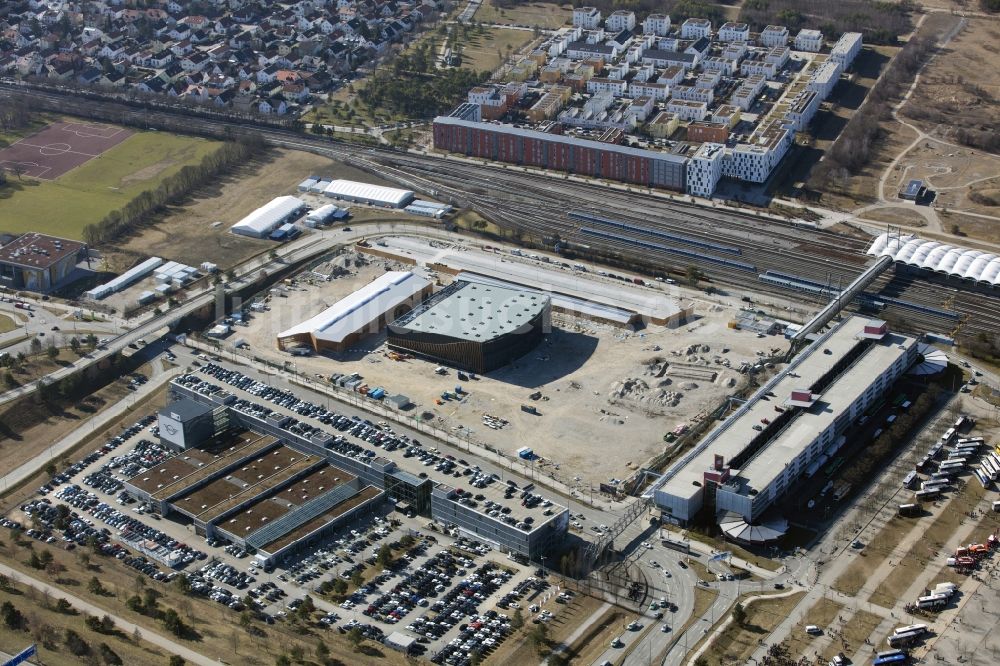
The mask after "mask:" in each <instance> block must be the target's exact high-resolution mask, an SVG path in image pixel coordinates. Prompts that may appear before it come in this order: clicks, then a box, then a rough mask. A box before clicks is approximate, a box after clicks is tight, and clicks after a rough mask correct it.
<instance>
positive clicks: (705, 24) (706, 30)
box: [681, 18, 712, 39]
mask: <svg viewBox="0 0 1000 666" xmlns="http://www.w3.org/2000/svg"><path fill="white" fill-rule="evenodd" d="M711 36H712V22H711V21H709V20H708V19H703V18H689V19H688V20H686V21H684V23H681V39H698V38H700V37H711Z"/></svg>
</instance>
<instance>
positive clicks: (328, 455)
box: [127, 374, 569, 562]
mask: <svg viewBox="0 0 1000 666" xmlns="http://www.w3.org/2000/svg"><path fill="white" fill-rule="evenodd" d="M171 392H172V394H173V396H174V397H175V398H178V399H190V400H192V401H194V402H197V403H200V404H204V405H208V406H214V407H215V408H216V409H215V410H214V411H215V412H218V411H219V408H221V410H222V411H223V412H225V414H226V417H227V418H226V419H225V420H221V419H218V418H217V419H216V423H221V424H224V427H225V428H226V429H225V430H224V431H218V432H215V433H214V434H213V435H212V436H211V437H208V438H207V439H206V440H205V441H204V442H201V443H199V444H197V445H194V446H190V445H189V447H188V448H187V449H186V450H184V451H182V452H181V453H178V454H177V455H176V456H174V457H172V458H169V459H167V460H166V461H164V462H163V463H161V464H160V465H158V466H156V467H154V468H152V469H150V470H147V471H146V472H143V473H141V474H139V475H137V476H135V477H133V478H132V479H130V480H129V482H128V485H127V490H128V491H129V492H130V493H131V494H133V495H134V496H136V497H138V498H140V499H142V500H144V501H147V502H151V503H152V504H153V505H154V506H155V507H156V508H157V509H158V510H159V511H160V512H161V513H162V514H165V515H166V514H170V513H174V514H176V515H178V516H183V517H184V519H185V520H190V521H191V522H192V523H193V525H194V528H195V530H196V532H198V533H200V534H204V535H205V536H206V537H215V538H221V539H224V540H226V541H230V542H232V543H236V544H238V545H240V546H244V547H252V548H255V549H256V550H257V553H258V555H257V557H258V559H260V560H262V561H265V562H275V561H279V560H281V559H282V558H283V557H284V556H285V555H287V554H290V553H292V552H293V551H295V550H297V549H299V548H301V547H303V546H304V545H308V544H310V543H312V542H315V541H317V540H319V539H321V538H323V537H324V535H325V534H327V533H329V532H331V531H334V530H338V529H340V528H341V527H342V526H343V525H344V524H345V523H347V522H349V521H350V520H353V519H354V518H355V517H356V516H358V515H359V514H372V513H377V512H385V511H387V510H388V509H389V507H390V505H396V506H397V507H398V506H399V505H400V504H405V505H406V506H407V507H408V508H412V509H413V510H414V511H416V512H418V513H422V514H424V515H428V516H430V517H432V518H433V519H434V520H436V521H438V522H440V523H441V524H442V525H444V526H446V527H449V528H456V529H458V530H460V531H463V532H465V533H467V534H470V535H473V536H475V537H476V538H478V539H482V540H486V541H488V542H490V543H492V544H493V545H494V546H495V547H496V548H498V549H500V550H503V551H504V552H510V553H517V554H521V555H525V556H528V557H533V558H537V557H540V556H542V555H544V554H546V553H547V552H548V551H549V550H550V549H551V548H553V547H555V546H557V545H558V544H559V543H560V542H561V541H562V539H563V538H564V537H565V534H566V531H567V529H568V527H569V510H568V509H566V508H565V507H561V506H558V505H556V504H554V503H552V502H551V501H550V500H546V499H544V498H541V497H539V496H538V495H537V494H535V493H532V492H530V491H529V490H528V489H516V488H515V487H514V486H512V485H508V484H504V483H501V482H500V481H499V480H497V479H496V478H486V476H485V475H483V474H482V473H480V472H478V471H477V470H476V469H475V468H473V467H471V466H468V465H464V466H463V467H462V469H461V471H459V470H458V469H456V463H454V462H452V461H447V460H446V459H445V458H444V456H437V455H435V456H433V459H434V460H436V461H438V463H437V467H430V466H429V465H430V464H431V463H430V462H429V460H427V459H424V460H422V459H421V458H420V457H417V456H413V455H412V453H411V451H410V450H407V451H396V450H392V451H389V450H386V447H384V448H383V449H382V450H379V451H378V452H377V453H376V449H375V447H373V446H370V445H369V444H368V443H367V442H365V441H364V440H358V441H357V442H355V441H352V439H349V436H348V435H347V434H337V433H336V431H334V432H330V431H327V430H325V429H323V428H321V427H319V426H322V425H323V424H322V423H321V422H319V421H316V422H315V423H312V422H311V421H312V418H311V417H308V416H301V415H299V416H293V414H296V412H293V411H291V410H290V409H286V408H282V407H279V406H277V405H269V406H268V408H267V410H266V411H265V410H264V409H258V408H255V407H254V406H253V405H252V404H251V402H250V399H252V398H250V396H249V395H247V396H244V395H241V393H240V390H239V389H236V388H232V387H230V386H227V385H226V384H224V383H220V382H218V381H216V380H214V378H212V377H210V376H208V375H201V374H198V375H186V376H183V377H181V378H178V379H176V380H174V381H173V382H172V383H171ZM260 407H263V406H262V405H261V406H260ZM164 411H166V412H169V413H172V414H173V413H176V411H171V410H169V408H168V409H167V410H164ZM188 411H189V412H190V413H191V414H197V413H198V412H197V410H188ZM407 454H409V455H407ZM456 476H457V477H458V478H461V479H462V483H461V484H454V482H448V481H446V479H447V478H449V477H450V478H452V479H454V478H455V477H456ZM453 484H454V485H453ZM458 485H461V486H462V488H467V490H463V489H462V488H458V487H456V486H458Z"/></svg>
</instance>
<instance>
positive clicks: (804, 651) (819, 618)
mask: <svg viewBox="0 0 1000 666" xmlns="http://www.w3.org/2000/svg"><path fill="white" fill-rule="evenodd" d="M841 609H843V606H842V605H841V604H838V603H837V602H836V601H833V600H832V599H827V598H826V597H822V598H820V599H818V600H817V601H816V603H814V604H813V605H812V606H811V607H810V608H809V610H807V611H806V612H805V615H803V617H802V619H801V620H799V622H798V623H796V625H795V626H794V627H792V630H791V633H790V634H789V637H788V639H787V640H785V644H786V645H787V646H788V653H789V656H791V657H792V658H793V659H794V658H796V657H798V656H799V655H805V656H808V655H809V653H811V652H812V651H813V649H812V648H811V647H810V645H811V644H812V643H814V642H815V641H816V640H817V637H815V636H811V635H810V634H807V633H806V625H809V624H815V625H816V626H817V627H819V628H820V629H822V630H823V633H825V634H829V633H830V630H831V625H832V624H833V621H834V620H835V619H836V618H837V615H838V614H839V613H840V611H841Z"/></svg>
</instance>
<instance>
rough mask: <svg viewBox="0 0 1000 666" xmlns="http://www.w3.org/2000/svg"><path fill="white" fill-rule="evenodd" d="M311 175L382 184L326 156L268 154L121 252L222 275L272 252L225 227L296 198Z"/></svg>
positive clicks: (197, 196) (207, 189)
mask: <svg viewBox="0 0 1000 666" xmlns="http://www.w3.org/2000/svg"><path fill="white" fill-rule="evenodd" d="M310 174H321V175H324V176H331V177H334V178H349V179H355V180H363V181H365V182H369V183H376V184H385V183H384V181H380V180H379V179H378V178H375V177H373V176H370V175H368V174H367V173H364V172H362V171H358V170H357V169H354V168H352V167H349V166H347V165H345V164H341V163H339V162H334V161H333V160H330V159H329V158H326V157H320V156H319V155H314V154H312V153H306V152H299V151H273V152H271V153H270V154H268V155H267V156H265V157H264V158H261V159H259V160H257V161H256V162H255V163H253V164H248V165H246V167H245V168H244V169H241V170H240V171H239V172H237V173H234V174H232V175H231V176H229V177H226V178H224V179H222V180H221V181H220V182H217V183H211V184H206V186H205V187H203V188H201V190H199V191H198V192H197V193H196V194H195V196H194V198H193V199H192V200H191V201H190V202H189V203H187V204H185V205H184V206H180V207H178V208H175V209H174V210H171V211H170V212H169V214H167V215H166V216H164V217H162V218H160V220H159V221H157V222H156V223H155V224H153V225H150V226H148V227H146V228H144V229H143V230H142V231H141V232H139V233H138V234H137V235H136V236H133V237H131V238H129V239H127V240H126V241H125V243H124V244H123V245H122V249H124V250H128V251H130V252H135V253H139V254H145V255H150V254H155V255H157V256H160V257H164V258H166V259H174V260H177V261H182V262H184V263H187V264H193V265H197V264H200V263H201V262H203V261H211V262H214V263H216V264H218V265H219V267H220V268H221V269H223V270H225V269H226V268H228V267H230V266H233V265H234V264H237V263H239V262H240V261H242V260H243V259H246V258H247V257H250V256H252V255H254V254H258V253H260V252H266V251H267V250H270V249H271V248H273V247H274V243H272V242H270V241H265V240H256V239H253V238H247V237H245V236H237V235H235V234H232V233H230V232H229V228H230V227H231V226H232V225H233V224H235V223H236V222H238V221H239V220H240V219H241V218H242V217H244V216H245V215H247V214H248V213H250V212H251V211H253V210H254V209H256V208H258V207H260V206H263V205H264V204H266V203H267V202H268V201H270V200H271V199H273V198H274V197H276V196H280V195H283V194H296V195H297V194H298V192H297V190H296V189H295V187H296V185H298V184H299V182H301V181H302V180H303V179H304V178H306V177H307V176H309V175H310ZM352 212H354V211H352ZM217 223H221V224H217Z"/></svg>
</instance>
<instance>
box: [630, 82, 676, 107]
mask: <svg viewBox="0 0 1000 666" xmlns="http://www.w3.org/2000/svg"><path fill="white" fill-rule="evenodd" d="M628 93H629V95H631V96H632V97H651V98H653V99H654V100H656V101H657V102H662V101H663V100H665V99H667V98H668V97H670V86H668V85H667V84H666V83H659V82H653V81H632V83H630V84H629V86H628Z"/></svg>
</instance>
